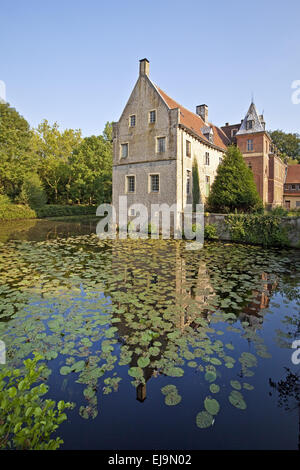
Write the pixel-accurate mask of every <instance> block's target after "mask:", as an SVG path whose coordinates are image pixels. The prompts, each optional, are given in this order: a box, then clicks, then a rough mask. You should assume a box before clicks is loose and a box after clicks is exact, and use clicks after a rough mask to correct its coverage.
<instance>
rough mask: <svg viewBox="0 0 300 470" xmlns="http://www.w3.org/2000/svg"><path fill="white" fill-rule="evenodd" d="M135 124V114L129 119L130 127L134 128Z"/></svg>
mask: <svg viewBox="0 0 300 470" xmlns="http://www.w3.org/2000/svg"><path fill="white" fill-rule="evenodd" d="M135 122H136V118H135V114H132V115H131V116H130V118H129V125H130V127H135Z"/></svg>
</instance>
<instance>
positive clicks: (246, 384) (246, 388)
mask: <svg viewBox="0 0 300 470" xmlns="http://www.w3.org/2000/svg"><path fill="white" fill-rule="evenodd" d="M243 387H244V389H245V390H253V389H254V387H253V385H251V384H248V383H247V382H244V383H243Z"/></svg>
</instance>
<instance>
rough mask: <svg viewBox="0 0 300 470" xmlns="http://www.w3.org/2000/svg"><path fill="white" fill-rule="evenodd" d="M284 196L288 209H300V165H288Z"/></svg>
mask: <svg viewBox="0 0 300 470" xmlns="http://www.w3.org/2000/svg"><path fill="white" fill-rule="evenodd" d="M283 198H284V205H285V207H286V208H287V209H300V165H288V168H287V176H286V180H285V185H284V193H283Z"/></svg>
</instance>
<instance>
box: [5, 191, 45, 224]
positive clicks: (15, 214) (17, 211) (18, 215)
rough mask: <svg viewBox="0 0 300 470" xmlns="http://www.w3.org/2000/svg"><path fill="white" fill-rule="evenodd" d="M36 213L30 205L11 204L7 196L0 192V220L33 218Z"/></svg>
mask: <svg viewBox="0 0 300 470" xmlns="http://www.w3.org/2000/svg"><path fill="white" fill-rule="evenodd" d="M35 218H36V213H35V211H34V210H32V209H30V207H28V206H25V205H21V204H13V203H12V202H11V201H10V199H9V197H8V196H6V195H3V194H0V220H16V219H35Z"/></svg>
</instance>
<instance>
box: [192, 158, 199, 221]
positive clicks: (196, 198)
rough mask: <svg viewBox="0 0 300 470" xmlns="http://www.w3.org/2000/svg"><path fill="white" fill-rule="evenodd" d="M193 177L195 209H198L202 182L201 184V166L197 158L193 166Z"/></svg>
mask: <svg viewBox="0 0 300 470" xmlns="http://www.w3.org/2000/svg"><path fill="white" fill-rule="evenodd" d="M192 177H193V188H192V193H193V211H194V212H195V211H196V205H197V204H199V202H200V184H199V168H198V163H197V160H196V159H194V160H193V167H192Z"/></svg>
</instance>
